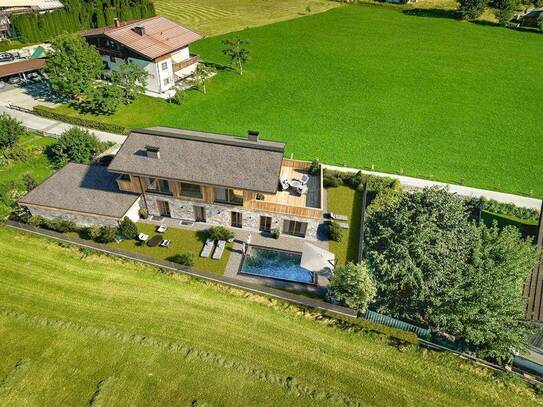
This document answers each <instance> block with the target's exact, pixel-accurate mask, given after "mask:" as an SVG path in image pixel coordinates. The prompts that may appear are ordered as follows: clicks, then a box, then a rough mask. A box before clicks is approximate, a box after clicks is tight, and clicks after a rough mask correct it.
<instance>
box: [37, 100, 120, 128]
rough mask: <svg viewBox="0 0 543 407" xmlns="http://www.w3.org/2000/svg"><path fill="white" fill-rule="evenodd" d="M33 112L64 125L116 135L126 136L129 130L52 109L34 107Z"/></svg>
mask: <svg viewBox="0 0 543 407" xmlns="http://www.w3.org/2000/svg"><path fill="white" fill-rule="evenodd" d="M33 111H34V113H35V114H37V115H38V116H42V117H46V118H48V119H53V120H59V121H62V122H65V123H70V124H74V125H76V126H81V127H89V128H91V129H96V130H102V131H107V132H110V133H116V134H128V133H130V129H129V128H127V127H124V126H120V125H118V124H112V123H103V122H98V121H95V120H90V119H84V118H81V117H79V116H70V115H67V114H63V113H59V112H56V111H55V110H54V109H52V108H49V107H45V106H34V107H33Z"/></svg>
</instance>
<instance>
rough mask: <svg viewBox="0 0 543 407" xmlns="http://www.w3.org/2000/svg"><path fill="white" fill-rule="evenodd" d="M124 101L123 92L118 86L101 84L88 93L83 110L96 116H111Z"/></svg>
mask: <svg viewBox="0 0 543 407" xmlns="http://www.w3.org/2000/svg"><path fill="white" fill-rule="evenodd" d="M122 101H123V90H122V89H121V88H120V87H119V86H117V85H116V84H114V83H113V84H105V83H102V84H99V85H97V86H95V87H94V88H91V89H89V90H88V91H87V94H86V101H85V104H84V106H82V109H84V110H86V111H90V112H92V113H94V114H101V115H111V114H113V113H115V112H116V111H117V109H118V108H119V105H120V104H121V103H122Z"/></svg>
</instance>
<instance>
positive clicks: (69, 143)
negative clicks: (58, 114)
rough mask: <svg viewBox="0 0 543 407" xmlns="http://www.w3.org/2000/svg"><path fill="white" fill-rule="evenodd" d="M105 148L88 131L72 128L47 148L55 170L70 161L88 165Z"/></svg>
mask: <svg viewBox="0 0 543 407" xmlns="http://www.w3.org/2000/svg"><path fill="white" fill-rule="evenodd" d="M104 148H105V145H104V144H103V143H100V141H99V140H98V139H97V138H96V136H94V135H93V134H91V133H90V132H89V131H87V130H83V129H80V128H77V127H72V128H71V129H69V130H66V131H65V132H64V133H62V135H61V136H60V138H59V139H58V141H57V142H56V143H55V144H51V145H50V146H48V148H47V155H48V156H49V159H50V160H51V163H52V164H53V166H54V167H55V168H60V167H62V166H64V165H66V164H67V163H68V162H69V161H74V162H76V163H81V164H87V163H88V162H90V161H91V160H92V159H93V158H94V157H95V156H96V155H97V154H98V153H100V152H102V151H103V150H104Z"/></svg>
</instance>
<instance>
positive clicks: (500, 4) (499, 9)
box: [493, 0, 517, 26]
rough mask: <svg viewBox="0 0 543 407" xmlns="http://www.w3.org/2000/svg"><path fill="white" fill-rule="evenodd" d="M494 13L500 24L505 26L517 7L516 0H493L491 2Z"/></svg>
mask: <svg viewBox="0 0 543 407" xmlns="http://www.w3.org/2000/svg"><path fill="white" fill-rule="evenodd" d="M493 6H494V15H495V16H496V18H497V19H498V22H499V23H500V25H503V26H505V25H506V24H507V23H508V22H509V20H511V18H512V17H513V14H514V13H515V10H516V8H517V0H495V1H494V3H493Z"/></svg>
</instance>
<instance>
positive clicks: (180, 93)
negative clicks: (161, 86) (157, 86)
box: [169, 89, 185, 105]
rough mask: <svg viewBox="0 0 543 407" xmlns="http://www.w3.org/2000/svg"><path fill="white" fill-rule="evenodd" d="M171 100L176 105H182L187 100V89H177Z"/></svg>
mask: <svg viewBox="0 0 543 407" xmlns="http://www.w3.org/2000/svg"><path fill="white" fill-rule="evenodd" d="M169 101H170V103H173V104H175V105H182V104H183V102H184V101H185V91H184V90H183V89H177V90H176V91H175V94H174V95H173V96H172V97H171V98H170V99H169Z"/></svg>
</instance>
